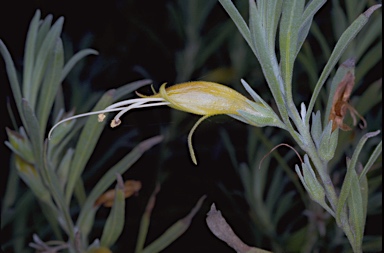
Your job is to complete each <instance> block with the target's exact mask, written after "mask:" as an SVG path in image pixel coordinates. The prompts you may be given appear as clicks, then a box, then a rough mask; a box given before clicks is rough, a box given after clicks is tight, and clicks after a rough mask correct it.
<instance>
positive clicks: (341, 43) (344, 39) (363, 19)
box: [306, 4, 381, 123]
mask: <svg viewBox="0 0 384 253" xmlns="http://www.w3.org/2000/svg"><path fill="white" fill-rule="evenodd" d="M380 7H381V5H380V4H377V5H374V6H372V7H371V8H369V9H368V10H367V11H365V12H364V13H363V14H361V15H360V16H359V17H358V18H357V19H356V20H355V21H354V22H353V23H352V24H351V25H350V26H349V27H348V28H347V30H345V31H344V33H343V34H342V35H341V37H340V39H339V40H338V42H337V43H336V46H335V48H334V49H333V52H332V54H331V57H330V58H329V60H328V62H327V64H326V65H325V67H324V69H323V71H322V73H321V75H320V78H319V80H318V82H317V84H316V87H315V90H314V91H313V94H312V97H311V101H310V103H309V105H308V111H307V117H306V122H307V123H308V122H309V118H310V115H311V113H312V110H313V107H314V105H315V102H316V99H317V97H318V95H319V93H320V90H321V88H322V87H323V85H324V83H325V81H326V80H327V78H328V76H329V74H330V73H331V71H332V70H333V68H334V67H335V65H336V64H337V62H338V61H339V59H340V57H341V56H342V54H343V53H344V51H345V49H346V48H347V47H348V45H349V44H350V43H351V41H352V40H353V38H355V36H356V35H357V34H358V33H359V31H360V30H361V29H362V28H363V27H364V25H365V24H366V23H367V22H368V19H369V17H370V16H371V15H372V13H373V12H374V11H375V10H377V9H378V8H380Z"/></svg>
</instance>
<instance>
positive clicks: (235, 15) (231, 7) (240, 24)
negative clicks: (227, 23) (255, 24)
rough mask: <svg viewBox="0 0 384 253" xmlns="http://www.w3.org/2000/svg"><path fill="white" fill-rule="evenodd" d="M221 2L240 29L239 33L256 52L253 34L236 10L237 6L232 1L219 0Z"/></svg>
mask: <svg viewBox="0 0 384 253" xmlns="http://www.w3.org/2000/svg"><path fill="white" fill-rule="evenodd" d="M219 2H220V4H221V5H222V6H223V8H224V9H225V11H226V12H227V13H228V15H229V17H230V18H231V19H232V21H233V22H234V23H235V25H236V27H237V29H239V32H240V33H241V35H242V36H243V38H244V39H245V41H247V43H248V45H249V46H250V48H251V49H252V50H253V51H254V47H253V44H252V39H251V33H250V31H249V28H248V26H247V23H246V22H245V21H244V19H243V17H242V16H241V14H240V12H239V11H238V10H237V9H236V6H235V5H234V4H233V3H232V1H231V0H219Z"/></svg>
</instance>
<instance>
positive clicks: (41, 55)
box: [25, 17, 64, 108]
mask: <svg viewBox="0 0 384 253" xmlns="http://www.w3.org/2000/svg"><path fill="white" fill-rule="evenodd" d="M63 23H64V18H63V17H61V18H59V19H58V20H57V21H56V23H55V24H54V25H53V26H52V28H51V30H50V31H49V32H48V34H47V36H46V37H45V39H44V41H43V43H42V45H41V47H40V48H39V49H36V50H39V51H38V54H37V56H36V60H35V65H34V68H33V75H32V79H31V82H30V85H31V89H30V92H29V93H28V94H25V96H28V97H27V98H28V101H29V103H30V105H31V107H32V108H35V105H36V100H37V96H38V92H39V89H40V87H41V81H42V80H43V77H44V74H45V72H46V69H47V65H48V62H49V56H50V52H51V50H52V49H53V48H54V46H55V45H56V41H57V39H58V38H59V36H60V34H61V30H62V28H63Z"/></svg>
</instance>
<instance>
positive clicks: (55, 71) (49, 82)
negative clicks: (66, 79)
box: [37, 39, 64, 136]
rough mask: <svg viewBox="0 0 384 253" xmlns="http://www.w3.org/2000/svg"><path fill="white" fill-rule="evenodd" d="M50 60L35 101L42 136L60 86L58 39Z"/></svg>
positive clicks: (59, 47) (61, 47)
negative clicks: (37, 98)
mask: <svg viewBox="0 0 384 253" xmlns="http://www.w3.org/2000/svg"><path fill="white" fill-rule="evenodd" d="M51 55H52V56H51V57H52V60H51V61H50V65H49V66H47V70H46V73H45V77H44V81H43V83H42V85H41V90H40V93H39V100H38V101H37V115H38V118H39V123H40V130H41V132H40V134H41V136H44V134H45V129H46V127H47V122H48V117H49V114H50V112H51V109H52V106H53V102H54V101H55V97H56V94H57V90H58V88H59V85H60V84H61V82H60V78H61V72H62V69H63V65H64V50H63V44H62V42H61V40H60V39H58V40H57V41H56V45H55V47H54V48H52V52H51Z"/></svg>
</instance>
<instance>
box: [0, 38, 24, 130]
mask: <svg viewBox="0 0 384 253" xmlns="http://www.w3.org/2000/svg"><path fill="white" fill-rule="evenodd" d="M0 53H1V55H2V56H3V59H4V61H5V68H6V70H7V75H8V80H9V83H10V85H11V89H12V93H13V98H14V99H15V103H16V106H17V110H18V111H19V115H20V118H21V120H22V122H23V124H24V125H25V118H24V115H23V109H22V104H21V103H22V102H21V99H22V96H21V90H20V83H19V80H18V77H17V72H16V68H15V64H14V63H13V60H12V57H11V55H10V54H9V51H8V49H7V47H6V46H5V44H4V43H3V41H2V40H0Z"/></svg>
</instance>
